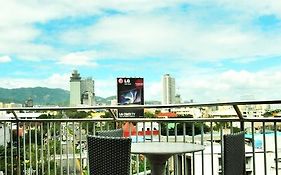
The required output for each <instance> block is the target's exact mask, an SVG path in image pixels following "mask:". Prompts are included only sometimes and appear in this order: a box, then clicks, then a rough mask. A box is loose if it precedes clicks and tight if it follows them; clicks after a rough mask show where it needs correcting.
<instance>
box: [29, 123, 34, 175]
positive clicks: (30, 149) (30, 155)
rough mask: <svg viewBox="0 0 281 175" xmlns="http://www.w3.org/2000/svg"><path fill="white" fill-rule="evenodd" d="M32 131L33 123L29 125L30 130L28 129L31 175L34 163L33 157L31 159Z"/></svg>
mask: <svg viewBox="0 0 281 175" xmlns="http://www.w3.org/2000/svg"><path fill="white" fill-rule="evenodd" d="M31 131H32V129H31V123H29V128H28V132H29V171H30V174H32V169H33V168H32V161H33V159H32V157H31V155H32V154H31V153H32V147H31V146H32V144H31V139H32V138H31Z"/></svg>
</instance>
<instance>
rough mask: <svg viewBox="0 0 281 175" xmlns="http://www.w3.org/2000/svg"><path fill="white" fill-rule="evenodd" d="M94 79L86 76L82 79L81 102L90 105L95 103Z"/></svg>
mask: <svg viewBox="0 0 281 175" xmlns="http://www.w3.org/2000/svg"><path fill="white" fill-rule="evenodd" d="M94 87H95V86H94V81H93V80H92V78H86V79H82V80H81V103H82V104H87V105H89V106H92V105H94V97H95V93H94V92H95V90H94Z"/></svg>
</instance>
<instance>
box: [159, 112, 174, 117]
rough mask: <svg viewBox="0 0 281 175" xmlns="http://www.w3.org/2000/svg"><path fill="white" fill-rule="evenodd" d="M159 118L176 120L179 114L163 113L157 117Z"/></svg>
mask: <svg viewBox="0 0 281 175" xmlns="http://www.w3.org/2000/svg"><path fill="white" fill-rule="evenodd" d="M157 117H158V118H174V117H177V114H176V113H174V112H161V113H159V114H158V115H157Z"/></svg>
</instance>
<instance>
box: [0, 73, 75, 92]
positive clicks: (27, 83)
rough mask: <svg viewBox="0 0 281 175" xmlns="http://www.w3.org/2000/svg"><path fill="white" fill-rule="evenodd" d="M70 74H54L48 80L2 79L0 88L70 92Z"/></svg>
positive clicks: (0, 79)
mask: <svg viewBox="0 0 281 175" xmlns="http://www.w3.org/2000/svg"><path fill="white" fill-rule="evenodd" d="M69 77H70V75H68V74H63V75H60V74H53V75H51V76H50V77H48V78H46V79H32V78H9V77H6V78H0V87H3V88H9V89H10V88H21V87H48V88H61V89H65V90H69Z"/></svg>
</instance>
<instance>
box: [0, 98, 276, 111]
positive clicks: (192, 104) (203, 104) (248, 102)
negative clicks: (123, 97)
mask: <svg viewBox="0 0 281 175" xmlns="http://www.w3.org/2000/svg"><path fill="white" fill-rule="evenodd" d="M258 104H281V100H260V101H258V100H257V101H230V102H209V103H181V104H165V105H104V106H77V107H14V108H0V111H21V110H33V111H35V110H36V111H48V110H50V111H58V110H93V109H106V110H111V109H122V108H140V109H145V108H180V107H209V106H233V105H258Z"/></svg>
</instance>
